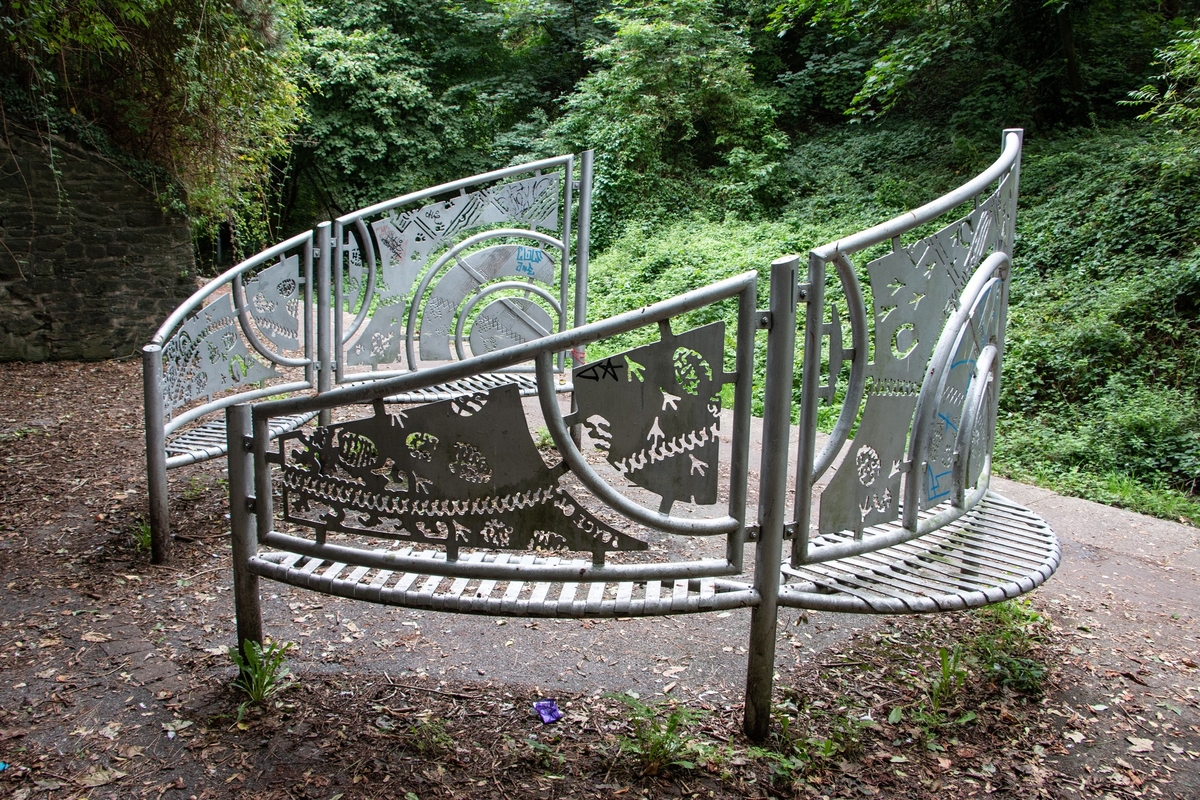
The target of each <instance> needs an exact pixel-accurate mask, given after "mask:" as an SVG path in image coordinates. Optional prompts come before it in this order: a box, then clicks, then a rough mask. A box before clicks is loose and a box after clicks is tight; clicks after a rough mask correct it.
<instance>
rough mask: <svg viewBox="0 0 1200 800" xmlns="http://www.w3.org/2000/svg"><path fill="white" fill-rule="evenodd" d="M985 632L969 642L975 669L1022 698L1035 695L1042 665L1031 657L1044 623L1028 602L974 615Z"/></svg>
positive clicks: (988, 608) (997, 606)
mask: <svg viewBox="0 0 1200 800" xmlns="http://www.w3.org/2000/svg"><path fill="white" fill-rule="evenodd" d="M976 613H977V614H978V615H979V617H980V618H981V619H982V620H983V621H984V623H985V626H986V627H985V629H984V631H983V632H982V633H980V634H979V635H978V636H976V637H975V639H974V641H972V642H971V653H972V656H973V658H974V660H975V661H976V663H977V664H978V665H979V669H980V670H981V671H982V672H983V673H984V674H985V675H987V676H988V677H989V678H990V679H991V680H994V681H996V682H998V683H999V684H1000V685H1001V686H1007V687H1009V688H1011V689H1014V690H1016V691H1018V692H1023V693H1025V694H1033V695H1036V694H1039V693H1040V692H1041V689H1042V683H1043V681H1044V680H1045V677H1046V665H1045V664H1043V663H1042V662H1041V661H1038V660H1037V659H1036V658H1033V657H1032V653H1033V648H1034V645H1035V644H1036V643H1037V640H1038V638H1039V636H1040V635H1041V632H1042V631H1043V630H1044V629H1045V628H1046V625H1047V620H1046V618H1045V617H1043V616H1042V615H1041V614H1039V613H1038V612H1037V611H1036V610H1034V609H1033V607H1032V606H1031V605H1030V603H1029V601H1028V600H1008V601H1005V602H1003V603H997V604H995V605H991V606H985V607H984V608H981V609H979V611H977V612H976Z"/></svg>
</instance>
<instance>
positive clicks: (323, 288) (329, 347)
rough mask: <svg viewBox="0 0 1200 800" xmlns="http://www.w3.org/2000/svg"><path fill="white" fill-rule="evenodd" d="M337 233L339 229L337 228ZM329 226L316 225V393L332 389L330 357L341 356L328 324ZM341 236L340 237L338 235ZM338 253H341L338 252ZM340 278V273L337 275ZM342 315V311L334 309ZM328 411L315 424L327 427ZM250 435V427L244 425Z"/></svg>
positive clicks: (330, 269) (330, 258)
mask: <svg viewBox="0 0 1200 800" xmlns="http://www.w3.org/2000/svg"><path fill="white" fill-rule="evenodd" d="M339 230H340V228H339ZM329 232H330V231H329V223H328V222H322V223H321V224H320V225H318V226H317V269H316V274H317V279H316V280H317V369H318V372H317V393H318V394H324V393H325V392H328V391H329V390H330V389H331V388H333V358H334V352H335V351H336V352H338V353H340V352H341V350H342V343H341V342H336V343H335V342H333V341H332V340H333V338H334V336H333V331H332V330H330V321H331V320H332V318H333V313H334V310H331V308H330V300H329V290H330V288H331V286H332V281H333V263H332V262H333V242H332V240H331V239H330V236H329ZM338 235H339V236H341V234H340V233H339V234H338ZM339 252H340V251H339ZM339 278H340V273H339ZM336 312H337V313H341V309H336ZM329 420H330V416H329V410H328V409H323V410H322V411H321V412H320V415H319V416H318V419H317V422H318V424H321V425H328V424H329ZM246 432H247V433H249V432H250V426H249V425H247V426H246Z"/></svg>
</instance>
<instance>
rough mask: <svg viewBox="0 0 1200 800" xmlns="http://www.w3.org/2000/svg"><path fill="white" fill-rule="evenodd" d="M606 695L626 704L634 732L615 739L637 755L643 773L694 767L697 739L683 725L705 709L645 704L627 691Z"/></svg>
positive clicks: (702, 713)
mask: <svg viewBox="0 0 1200 800" xmlns="http://www.w3.org/2000/svg"><path fill="white" fill-rule="evenodd" d="M609 697H610V698H612V699H615V700H619V701H621V702H622V703H624V704H625V705H626V706H628V707H629V710H630V712H631V713H630V720H629V725H630V728H631V729H632V731H633V735H632V736H620V737H618V743H619V746H620V748H621V752H622V753H625V754H627V755H631V756H633V757H634V758H636V759H637V761H638V765H639V766H640V767H641V774H642V775H646V776H654V775H658V774H660V773H662V772H664V771H665V770H667V769H670V768H671V767H681V768H683V769H695V767H696V763H695V760H694V759H693V758H692V756H694V755H695V747H696V743H695V741H694V740H693V739H692V738H690V737H688V736H687V735H686V728H687V726H688V725H691V724H692V723H693V722H695V721H697V720H698V719H700V718H701V717H703V716H704V715H705V713H706V712H703V711H698V710H696V709H691V708H688V707H687V706H683V705H680V704H678V703H672V704H670V705H669V707H668V706H666V704H655V705H647V704H646V703H643V702H642V701H641V700H639V699H637V698H636V697H631V696H630V695H627V694H615V695H609ZM664 711H666V717H665V718H664V717H663V712H664Z"/></svg>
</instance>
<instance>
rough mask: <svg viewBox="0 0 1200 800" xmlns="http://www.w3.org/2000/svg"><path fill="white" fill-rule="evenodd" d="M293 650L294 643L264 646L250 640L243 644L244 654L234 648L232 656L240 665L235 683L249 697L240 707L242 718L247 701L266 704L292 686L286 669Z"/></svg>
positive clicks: (230, 652)
mask: <svg viewBox="0 0 1200 800" xmlns="http://www.w3.org/2000/svg"><path fill="white" fill-rule="evenodd" d="M291 649H292V643H291V642H282V643H280V642H271V643H270V644H269V645H267V647H266V649H263V646H262V645H261V644H259V643H258V642H253V641H250V640H249V639H247V640H246V641H245V642H243V643H242V650H243V651H244V653H245V654H244V655H243V653H241V652H238V650H237V649H236V648H232V649H230V651H229V658H230V659H232V661H233V663H234V665H235V666H236V667H237V668H238V676H237V678H236V679H234V682H233V685H234V686H236V687H237V688H238V689H240V690H241V691H242V692H244V693H245V694H246V696H247V697H248V698H249V699H248V700H246V701H245V702H244V703H242V705H241V706H240V707H239V708H238V719H239V720H240V719H241V718H242V715H243V714H244V713H245V706H246V705H247V704H249V703H254V704H259V703H262V702H263V701H265V700H267V699H268V698H270V697H271V696H272V695H275V694H277V693H278V692H281V691H283V690H284V689H286V688H287V687H288V686H289V685H290V684H289V683H287V682H285V679H286V677H287V675H288V673H287V672H285V671H284V663H285V662H284V659H285V657H286V655H287V652H288V650H291Z"/></svg>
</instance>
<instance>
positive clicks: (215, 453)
mask: <svg viewBox="0 0 1200 800" xmlns="http://www.w3.org/2000/svg"><path fill="white" fill-rule="evenodd" d="M316 416H317V415H316V414H315V413H311V414H291V415H289V416H286V417H277V418H275V419H272V420H271V438H272V439H274V438H276V437H278V436H282V435H283V434H285V433H290V432H291V431H294V430H296V429H297V428H299V427H300V426H301V425H303V424H304V423H306V422H308V421H309V420H311V419H313V418H314V417H316ZM227 448H228V445H227V444H226V437H225V418H224V417H221V418H220V419H214V420H210V421H208V422H206V423H204V424H203V425H197V426H196V427H194V428H188V429H187V430H185V431H183V432H181V433H180V434H179V435H178V436H175V437H173V438H171V439H168V440H167V447H166V449H167V467H168V468H169V469H171V468H174V467H182V466H183V465H184V464H195V463H197V462H199V461H207V460H208V459H210V458H218V457H220V456H223V455H225V452H226V450H227Z"/></svg>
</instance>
